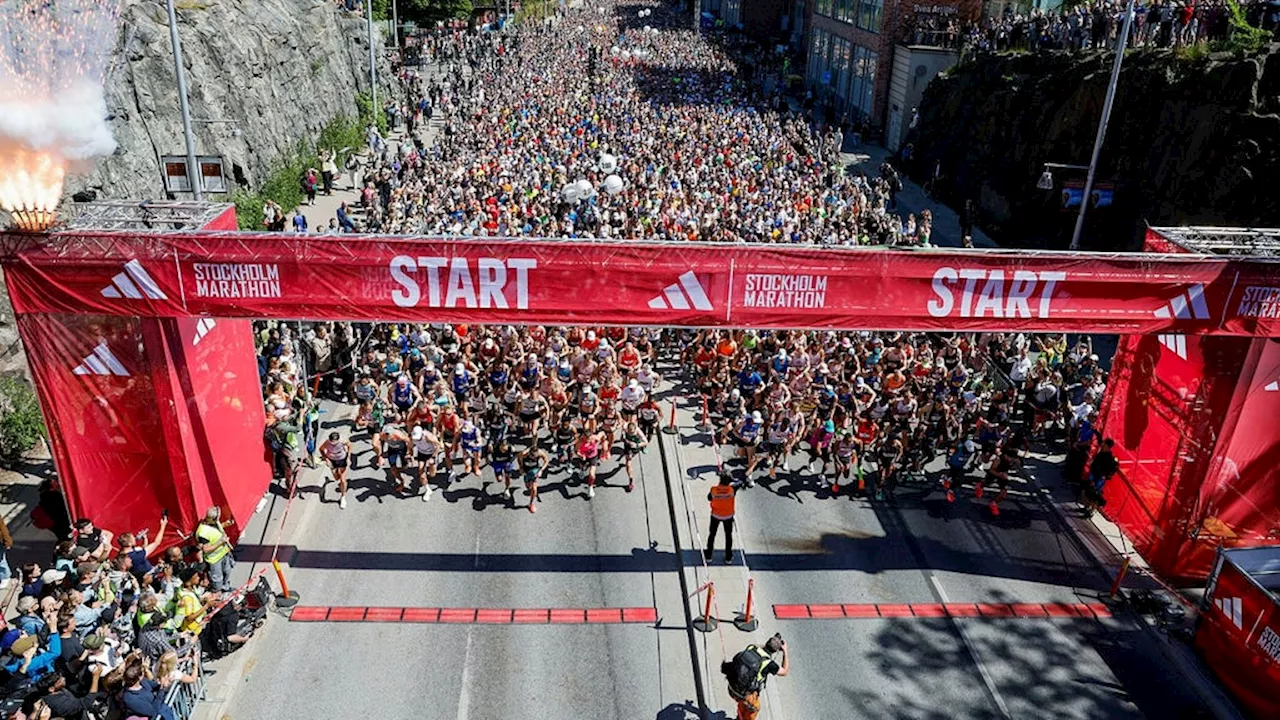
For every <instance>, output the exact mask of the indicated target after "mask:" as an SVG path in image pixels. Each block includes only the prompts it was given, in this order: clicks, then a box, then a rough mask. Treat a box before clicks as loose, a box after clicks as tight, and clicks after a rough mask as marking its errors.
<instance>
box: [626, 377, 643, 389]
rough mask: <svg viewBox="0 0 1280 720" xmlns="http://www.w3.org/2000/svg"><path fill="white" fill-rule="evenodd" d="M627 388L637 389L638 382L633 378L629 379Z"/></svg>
mask: <svg viewBox="0 0 1280 720" xmlns="http://www.w3.org/2000/svg"><path fill="white" fill-rule="evenodd" d="M627 387H629V388H638V387H640V381H639V380H637V379H635V378H631V381H630V382H628V383H627Z"/></svg>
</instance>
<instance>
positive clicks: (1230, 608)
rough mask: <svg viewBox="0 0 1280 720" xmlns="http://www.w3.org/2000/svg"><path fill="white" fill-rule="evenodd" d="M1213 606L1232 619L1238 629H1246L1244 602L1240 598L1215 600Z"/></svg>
mask: <svg viewBox="0 0 1280 720" xmlns="http://www.w3.org/2000/svg"><path fill="white" fill-rule="evenodd" d="M1213 604H1214V605H1217V606H1218V609H1219V610H1221V611H1222V614H1223V615H1226V616H1227V617H1228V618H1230V619H1231V622H1232V623H1234V624H1235V626H1236V627H1238V628H1240V629H1241V630H1243V629H1244V602H1243V601H1242V600H1241V599H1240V598H1238V597H1233V598H1215V599H1214V601H1213Z"/></svg>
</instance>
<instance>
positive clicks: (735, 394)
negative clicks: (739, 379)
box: [729, 388, 742, 398]
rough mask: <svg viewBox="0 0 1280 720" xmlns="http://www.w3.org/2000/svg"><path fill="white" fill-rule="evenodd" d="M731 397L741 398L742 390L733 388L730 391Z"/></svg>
mask: <svg viewBox="0 0 1280 720" xmlns="http://www.w3.org/2000/svg"><path fill="white" fill-rule="evenodd" d="M729 397H731V398H739V397H742V392H741V391H739V390H738V388H734V389H733V390H730V391H729Z"/></svg>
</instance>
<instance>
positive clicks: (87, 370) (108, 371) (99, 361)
mask: <svg viewBox="0 0 1280 720" xmlns="http://www.w3.org/2000/svg"><path fill="white" fill-rule="evenodd" d="M71 373H72V374H73V375H115V376H117V377H129V371H128V370H125V369H124V365H121V364H120V361H119V360H117V359H116V356H115V355H114V354H113V353H112V352H111V348H109V347H107V341H106V340H103V341H101V342H99V343H98V346H97V347H95V348H94V349H93V352H91V353H89V354H88V356H86V357H85V359H84V360H82V361H80V364H79V365H77V366H75V368H74V369H73V370H72V371H71Z"/></svg>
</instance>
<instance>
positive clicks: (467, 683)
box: [457, 627, 475, 720]
mask: <svg viewBox="0 0 1280 720" xmlns="http://www.w3.org/2000/svg"><path fill="white" fill-rule="evenodd" d="M474 636H475V628H474V627H470V628H467V652H466V655H465V656H463V660H462V680H461V682H459V683H458V716H457V717H458V720H468V719H469V718H470V717H471V658H472V654H471V646H472V645H473V644H474V642H475V637H474Z"/></svg>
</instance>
